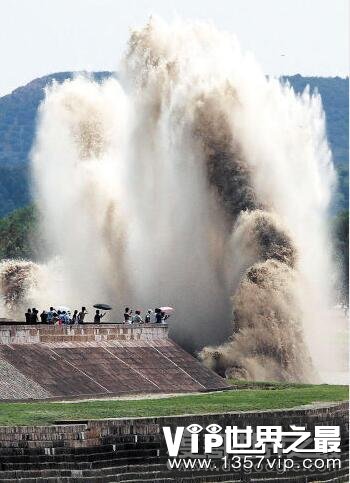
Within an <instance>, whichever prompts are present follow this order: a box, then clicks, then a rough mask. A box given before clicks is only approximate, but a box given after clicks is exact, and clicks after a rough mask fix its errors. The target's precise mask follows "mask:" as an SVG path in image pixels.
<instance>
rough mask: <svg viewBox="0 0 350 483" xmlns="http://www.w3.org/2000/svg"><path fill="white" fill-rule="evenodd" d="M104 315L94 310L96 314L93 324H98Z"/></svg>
mask: <svg viewBox="0 0 350 483" xmlns="http://www.w3.org/2000/svg"><path fill="white" fill-rule="evenodd" d="M105 315H106V312H105V313H104V314H100V311H99V310H96V314H95V317H94V324H100V323H101V319H102V317H104V316H105Z"/></svg>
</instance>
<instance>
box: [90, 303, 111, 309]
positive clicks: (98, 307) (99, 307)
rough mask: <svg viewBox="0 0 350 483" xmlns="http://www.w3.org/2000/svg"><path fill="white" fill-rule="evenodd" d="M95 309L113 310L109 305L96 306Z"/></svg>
mask: <svg viewBox="0 0 350 483" xmlns="http://www.w3.org/2000/svg"><path fill="white" fill-rule="evenodd" d="M94 307H95V309H101V310H112V307H111V306H110V305H107V304H95V305H94Z"/></svg>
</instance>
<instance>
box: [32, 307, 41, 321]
mask: <svg viewBox="0 0 350 483" xmlns="http://www.w3.org/2000/svg"><path fill="white" fill-rule="evenodd" d="M38 313H39V311H38V310H36V308H35V307H34V308H32V315H31V317H30V323H31V324H37V323H38V322H39V319H38Z"/></svg>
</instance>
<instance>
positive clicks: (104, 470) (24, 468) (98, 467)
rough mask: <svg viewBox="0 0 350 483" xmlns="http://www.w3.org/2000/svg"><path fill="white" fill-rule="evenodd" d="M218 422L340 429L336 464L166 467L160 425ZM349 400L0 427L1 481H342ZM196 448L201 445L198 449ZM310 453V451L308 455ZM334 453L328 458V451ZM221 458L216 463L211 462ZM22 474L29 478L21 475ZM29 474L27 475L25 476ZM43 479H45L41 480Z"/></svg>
mask: <svg viewBox="0 0 350 483" xmlns="http://www.w3.org/2000/svg"><path fill="white" fill-rule="evenodd" d="M212 423H215V424H219V425H220V426H222V427H226V426H238V427H239V428H245V427H246V426H248V425H250V426H252V427H253V429H254V428H255V427H256V426H258V425H262V426H265V425H266V426H269V425H280V426H282V427H283V429H284V430H290V428H289V425H290V424H295V425H298V426H306V429H307V430H310V431H312V432H313V431H314V427H315V425H321V426H328V425H335V426H338V425H339V426H340V427H341V438H342V440H341V448H342V452H341V454H339V453H338V454H336V455H335V457H336V458H340V459H341V464H342V467H341V468H340V469H339V468H337V469H335V470H327V471H318V470H317V471H316V470H313V471H305V470H295V469H293V470H289V471H287V472H285V473H283V474H281V473H278V472H276V471H266V470H263V471H259V472H257V471H255V472H252V473H247V472H243V471H242V470H240V471H233V470H232V469H231V470H230V471H224V470H222V469H220V467H219V468H218V469H216V470H212V471H204V470H198V469H194V470H183V471H179V470H177V471H175V470H170V469H169V468H168V467H167V459H168V455H167V449H166V444H165V440H164V436H163V432H162V427H163V426H170V427H171V428H173V429H175V428H176V427H178V426H185V427H186V426H188V425H190V424H199V425H201V426H203V427H206V426H208V425H209V424H212ZM347 423H348V405H347V404H332V405H328V406H326V405H323V406H319V407H313V408H311V407H310V408H307V409H303V408H300V409H295V410H281V411H261V412H235V413H229V414H216V415H196V416H172V417H160V418H129V419H116V420H95V421H83V422H76V423H75V424H74V423H65V422H61V424H56V425H54V426H41V427H28V426H24V427H13V428H12V427H0V481H1V482H6V481H17V480H15V478H18V479H19V478H24V479H23V480H22V479H21V481H31V482H33V481H38V482H39V481H60V482H62V481H67V482H73V481H74V482H81V483H82V482H84V483H85V482H86V481H94V482H101V483H102V482H106V481H125V482H126V481H136V480H138V481H145V482H147V481H149V482H151V481H157V482H161V481H162V482H163V481H175V482H177V481H178V482H180V481H210V482H216V481H231V482H232V481H237V482H238V481H250V482H258V481H268V482H272V481H274V482H275V483H277V482H279V481H281V482H282V481H285V482H287V481H288V482H292V481H293V482H294V483H295V482H307V481H310V482H311V481H334V482H335V481H344V482H345V481H348V480H347V474H348V430H347V428H348V424H347ZM201 449H202V445H201V442H200V450H201ZM308 456H309V455H308ZM332 457H334V455H333V456H332ZM218 461H220V460H218ZM25 478H28V480H27V479H25ZM30 478H32V479H30ZM48 478H49V479H48Z"/></svg>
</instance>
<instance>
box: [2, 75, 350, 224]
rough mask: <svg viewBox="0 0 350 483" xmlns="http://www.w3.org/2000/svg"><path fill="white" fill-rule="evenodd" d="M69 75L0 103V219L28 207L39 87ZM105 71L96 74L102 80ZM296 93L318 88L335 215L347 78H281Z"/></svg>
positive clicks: (344, 152)
mask: <svg viewBox="0 0 350 483" xmlns="http://www.w3.org/2000/svg"><path fill="white" fill-rule="evenodd" d="M73 75H74V73H72V72H59V73H56V74H51V75H48V76H45V77H41V78H39V79H35V80H33V81H32V82H30V83H29V84H27V85H25V86H23V87H19V88H18V89H15V90H14V91H13V92H12V93H11V94H8V95H6V96H3V97H1V98H0V217H1V216H4V215H6V214H7V213H10V212H11V211H12V210H14V209H15V208H18V207H21V206H25V205H26V204H28V203H29V202H30V176H29V169H28V165H29V154H30V149H31V146H32V143H33V139H34V133H35V120H36V113H37V108H38V106H39V104H40V102H41V100H42V99H43V98H44V87H45V86H46V85H48V84H49V83H50V82H52V80H53V79H55V80H56V81H57V82H63V81H64V80H65V79H68V78H72V77H73ZM110 75H112V74H111V73H110V72H95V73H92V74H91V76H92V77H93V78H95V79H96V80H101V79H103V78H105V77H108V76H110ZM283 79H284V80H288V81H289V82H290V84H291V85H292V86H293V87H294V89H295V90H296V91H297V92H302V91H303V90H304V88H305V87H306V86H307V85H310V88H311V90H314V89H318V91H319V92H320V94H321V96H322V100H323V105H324V108H325V112H326V117H327V132H328V139H329V141H330V145H331V148H332V152H333V156H334V162H335V165H336V168H337V170H338V174H339V186H338V191H337V194H336V199H335V200H334V210H333V211H335V212H338V211H340V210H343V209H346V208H347V200H348V151H349V138H348V133H349V120H348V119H349V99H348V89H349V79H348V78H347V79H341V78H339V77H329V78H323V77H302V76H300V75H295V76H290V77H283Z"/></svg>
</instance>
